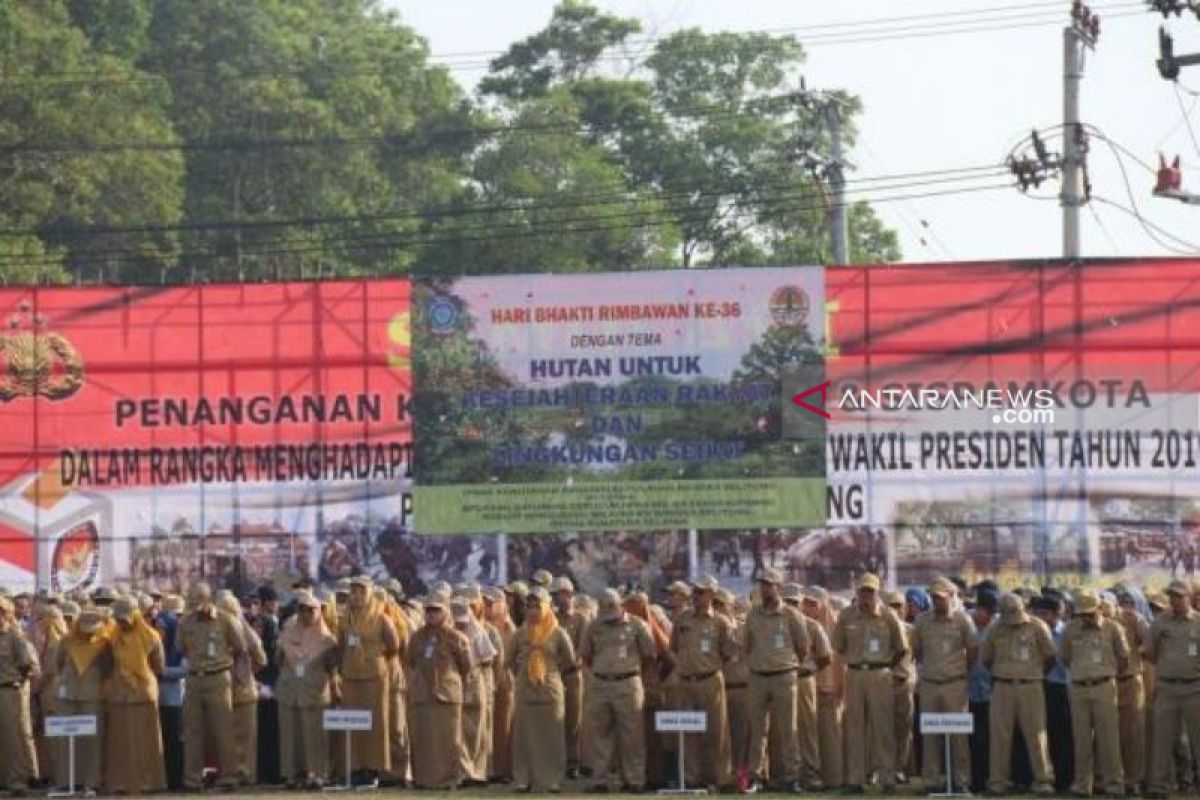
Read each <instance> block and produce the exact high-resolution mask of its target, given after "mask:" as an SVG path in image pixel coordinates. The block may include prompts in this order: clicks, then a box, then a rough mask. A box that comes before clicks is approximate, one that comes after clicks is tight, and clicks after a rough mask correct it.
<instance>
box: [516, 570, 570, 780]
mask: <svg viewBox="0 0 1200 800" xmlns="http://www.w3.org/2000/svg"><path fill="white" fill-rule="evenodd" d="M507 660H508V662H509V663H511V664H512V665H513V674H514V676H515V683H516V692H515V696H516V711H515V715H514V718H513V782H514V783H515V784H516V785H517V786H518V788H524V789H526V790H528V791H530V792H546V791H550V792H556V791H560V790H561V789H562V781H563V776H564V775H565V774H566V770H567V753H566V737H565V735H564V733H563V728H564V725H563V722H564V719H565V715H566V708H565V702H564V696H565V690H564V689H563V681H562V673H563V672H564V671H566V670H571V669H574V668H575V666H576V664H577V663H578V662H577V661H576V656H575V647H574V646H573V645H572V644H571V637H570V636H568V635H567V632H566V631H564V630H563V629H562V628H560V627H559V626H558V618H557V617H556V616H555V614H554V610H553V609H552V608H551V607H550V593H549V592H547V591H546V590H545V589H543V588H541V587H537V588H535V589H531V590H530V592H529V595H528V597H527V598H526V602H525V614H524V621H523V622H522V624H521V627H520V628H518V629H517V633H516V635H515V636H514V637H513V642H512V652H511V653H509V654H508V655H507Z"/></svg>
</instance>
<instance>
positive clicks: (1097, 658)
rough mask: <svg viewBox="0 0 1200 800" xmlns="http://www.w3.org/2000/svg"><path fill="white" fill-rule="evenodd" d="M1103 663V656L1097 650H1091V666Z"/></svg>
mask: <svg viewBox="0 0 1200 800" xmlns="http://www.w3.org/2000/svg"><path fill="white" fill-rule="evenodd" d="M1103 661H1104V658H1103V656H1102V655H1101V653H1100V651H1099V650H1093V651H1092V663H1093V664H1099V663H1101V662H1103Z"/></svg>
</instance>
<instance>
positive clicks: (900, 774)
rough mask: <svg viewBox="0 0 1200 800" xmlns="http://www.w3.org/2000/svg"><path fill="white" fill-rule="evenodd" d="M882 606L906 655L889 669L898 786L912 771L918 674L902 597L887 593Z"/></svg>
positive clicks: (895, 593) (911, 629)
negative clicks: (899, 633)
mask: <svg viewBox="0 0 1200 800" xmlns="http://www.w3.org/2000/svg"><path fill="white" fill-rule="evenodd" d="M884 603H885V604H886V605H887V607H888V608H889V609H891V611H892V613H893V614H895V615H896V619H898V620H900V628H901V630H903V631H904V642H905V649H906V651H907V652H906V653H905V654H904V657H903V658H901V659H900V661H899V662H897V664H896V666H895V667H894V668H893V669H892V712H893V714H894V719H895V722H896V725H895V731H896V733H895V741H896V758H895V767H894V768H893V770H894V772H895V773H896V781H897V782H898V783H907V782H908V775H909V773H910V772H911V771H912V770H911V768H910V763H911V761H912V757H913V747H912V736H913V710H914V707H915V703H916V698H915V697H914V695H915V693H916V689H917V670H916V668H915V667H914V666H913V658H912V636H913V626H912V625H911V624H910V623H908V622H905V621H904V609H905V605H906V603H905V599H904V595H902V594H900V592H887V593H886V594H885V595H884Z"/></svg>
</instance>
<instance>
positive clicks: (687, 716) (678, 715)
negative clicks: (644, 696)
mask: <svg viewBox="0 0 1200 800" xmlns="http://www.w3.org/2000/svg"><path fill="white" fill-rule="evenodd" d="M654 730H656V731H658V732H659V733H678V734H679V788H678V789H662V790H660V791H659V794H708V790H707V789H689V788H687V772H686V770H685V768H684V763H683V753H684V750H685V748H684V744H683V737H684V736H685V735H687V734H689V733H704V732H705V731H707V730H708V715H707V714H705V713H704V712H703V711H656V712H654Z"/></svg>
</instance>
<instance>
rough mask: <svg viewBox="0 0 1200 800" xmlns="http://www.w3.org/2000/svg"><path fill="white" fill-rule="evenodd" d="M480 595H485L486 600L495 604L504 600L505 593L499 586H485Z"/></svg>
mask: <svg viewBox="0 0 1200 800" xmlns="http://www.w3.org/2000/svg"><path fill="white" fill-rule="evenodd" d="M479 593H480V594H481V595H483V599H484V600H491V601H493V602H494V601H496V600H503V599H504V592H503V590H501V589H500V587H499V586H485V587H483V588H482V589H481V590H480V591H479Z"/></svg>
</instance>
